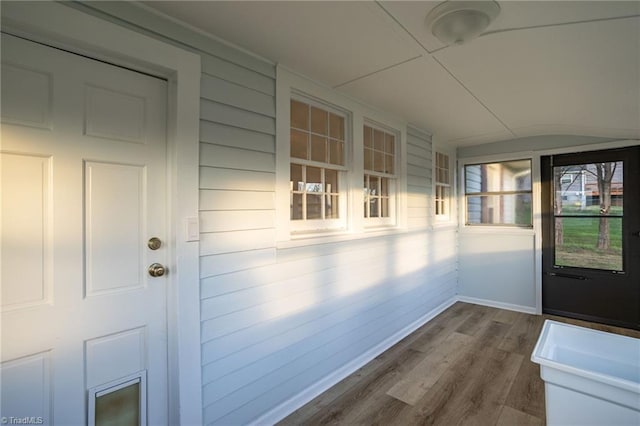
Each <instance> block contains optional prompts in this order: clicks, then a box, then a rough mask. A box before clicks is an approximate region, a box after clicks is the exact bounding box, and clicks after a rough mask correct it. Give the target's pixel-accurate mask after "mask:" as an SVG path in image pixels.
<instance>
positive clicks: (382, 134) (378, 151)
mask: <svg viewBox="0 0 640 426" xmlns="http://www.w3.org/2000/svg"><path fill="white" fill-rule="evenodd" d="M363 132H364V134H363V139H364V141H363V142H364V143H363V148H364V217H365V218H367V219H372V220H374V219H384V220H378V222H382V223H385V221H386V223H387V224H391V220H392V218H393V216H394V210H395V186H396V174H395V173H396V136H395V134H393V133H390V132H387V131H384V130H382V129H379V128H376V127H373V126H369V125H365V126H364V129H363Z"/></svg>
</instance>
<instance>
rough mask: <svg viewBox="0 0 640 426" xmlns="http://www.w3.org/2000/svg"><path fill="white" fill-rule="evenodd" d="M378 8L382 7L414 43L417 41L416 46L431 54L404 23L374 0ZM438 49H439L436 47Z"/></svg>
mask: <svg viewBox="0 0 640 426" xmlns="http://www.w3.org/2000/svg"><path fill="white" fill-rule="evenodd" d="M375 3H376V4H377V5H378V6H379V7H380V9H382V10H383V11H384V13H386V14H387V16H389V17H390V18H391V19H392V20H393V22H395V23H396V24H397V25H398V26H399V27H400V28H402V29H403V30H404V32H405V33H407V34H408V35H409V37H411V38H412V39H413V41H415V42H416V43H418V46H420V47H421V48H422V49H423V50H424V51H425V52H427V54H429V55H431V53H432V52H430V51H429V49H427V48H426V47H425V46H424V45H423V44H422V43H421V42H420V40H418V39H417V38H415V37H414V35H413V34H412V33H411V31H409V30H408V29H407V28H406V27H405V26H404V25H402V23H400V21H398V20H397V19H396V17H395V16H393V14H392V13H391V12H389V11H388V10H387V9H385V7H384V6H383V5H381V4H380V2H379V1H377V0H376V2H375ZM437 50H439V49H437Z"/></svg>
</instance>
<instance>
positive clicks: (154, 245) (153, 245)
mask: <svg viewBox="0 0 640 426" xmlns="http://www.w3.org/2000/svg"><path fill="white" fill-rule="evenodd" d="M161 245H162V241H160V238H158V237H152V238H149V242H148V243H147V246H148V247H149V248H150V249H151V250H158V249H159V248H160V246H161Z"/></svg>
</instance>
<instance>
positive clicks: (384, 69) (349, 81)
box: [333, 55, 422, 89]
mask: <svg viewBox="0 0 640 426" xmlns="http://www.w3.org/2000/svg"><path fill="white" fill-rule="evenodd" d="M419 58H422V55H418V56H414V57H413V58H409V59H405V60H404V61H401V62H398V63H396V64H392V65H389V66H387V67H384V68H380V69H379V70H376V71H373V72H370V73H368V74H365V75H361V76H359V77H356V78H352V79H351V80H348V81H345V82H344V83H340V84H338V85H336V86H333V88H334V89H339V88H340V87H342V86H346V85H347V84H349V83H353V82H354V81H358V80H361V79H363V78H367V77H371V76H372V75H375V74H378V73H380V72H383V71H387V70H389V69H391V68H394V67H397V66H399V65H402V64H406V63H407V62H411V61H415V60H416V59H419Z"/></svg>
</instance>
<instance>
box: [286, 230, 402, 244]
mask: <svg viewBox="0 0 640 426" xmlns="http://www.w3.org/2000/svg"><path fill="white" fill-rule="evenodd" d="M407 232H408V230H407V229H405V228H398V227H395V226H394V227H376V228H369V229H365V230H364V231H362V232H358V233H355V232H349V231H327V232H315V233H304V234H292V235H291V239H290V240H289V241H278V242H276V248H277V249H288V248H295V247H305V246H313V245H320V244H329V243H339V242H345V241H355V240H362V239H366V238H375V237H383V236H387V235H395V234H405V233H407Z"/></svg>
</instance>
